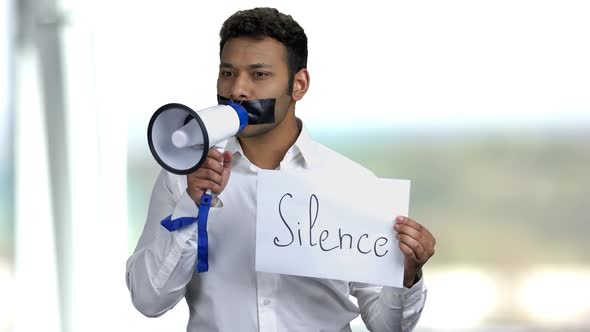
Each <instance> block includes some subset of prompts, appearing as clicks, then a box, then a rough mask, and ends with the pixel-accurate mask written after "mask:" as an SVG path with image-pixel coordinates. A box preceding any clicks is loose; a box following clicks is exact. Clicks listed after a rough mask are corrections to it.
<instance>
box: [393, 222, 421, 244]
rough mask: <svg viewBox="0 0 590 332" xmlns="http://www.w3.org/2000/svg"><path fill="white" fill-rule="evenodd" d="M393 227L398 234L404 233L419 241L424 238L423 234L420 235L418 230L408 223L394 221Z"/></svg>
mask: <svg viewBox="0 0 590 332" xmlns="http://www.w3.org/2000/svg"><path fill="white" fill-rule="evenodd" d="M393 229H395V231H396V232H397V233H398V234H406V235H408V236H410V237H411V238H413V239H416V240H417V241H419V242H422V241H424V240H425V239H424V235H422V233H420V232H418V231H417V230H416V229H415V228H413V227H410V226H408V225H405V224H400V223H395V224H394V225H393Z"/></svg>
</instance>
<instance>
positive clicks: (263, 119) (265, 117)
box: [217, 95, 276, 125]
mask: <svg viewBox="0 0 590 332" xmlns="http://www.w3.org/2000/svg"><path fill="white" fill-rule="evenodd" d="M229 101H233V102H234V103H237V104H240V105H242V106H243V107H244V108H245V109H246V112H248V124H249V125H253V124H265V123H273V122H275V102H276V99H275V98H270V99H252V100H231V99H227V98H225V97H223V96H220V95H217V102H218V103H219V104H220V105H227V103H228V102H229Z"/></svg>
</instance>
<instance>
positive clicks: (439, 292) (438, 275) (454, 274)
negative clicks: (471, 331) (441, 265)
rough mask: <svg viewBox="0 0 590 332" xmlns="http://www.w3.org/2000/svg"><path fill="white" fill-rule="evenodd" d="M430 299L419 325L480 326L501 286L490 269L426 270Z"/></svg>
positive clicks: (456, 327) (452, 328)
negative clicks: (489, 271)
mask: <svg viewBox="0 0 590 332" xmlns="http://www.w3.org/2000/svg"><path fill="white" fill-rule="evenodd" d="M425 277H426V278H427V279H426V280H425V281H426V283H427V285H428V300H427V301H426V306H425V307H424V312H423V313H422V318H421V319H420V326H428V327H431V328H436V329H442V330H452V331H455V330H457V329H463V328H472V327H477V326H480V325H481V324H482V323H483V321H484V320H485V319H486V318H487V317H489V316H490V314H491V313H492V312H493V311H494V309H495V307H496V305H497V302H498V301H497V300H498V287H497V285H496V282H495V280H494V279H493V277H492V276H490V274H489V273H486V272H485V271H482V270H477V269H474V268H469V267H465V268H456V269H449V270H444V271H440V272H430V271H429V272H428V273H427V274H425Z"/></svg>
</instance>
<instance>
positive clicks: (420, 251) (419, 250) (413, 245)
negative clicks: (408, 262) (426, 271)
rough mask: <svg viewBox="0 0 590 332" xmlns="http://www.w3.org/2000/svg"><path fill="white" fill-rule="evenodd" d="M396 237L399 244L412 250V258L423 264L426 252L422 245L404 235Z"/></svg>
mask: <svg viewBox="0 0 590 332" xmlns="http://www.w3.org/2000/svg"><path fill="white" fill-rule="evenodd" d="M396 237H397V239H398V240H399V242H400V243H403V244H405V245H406V246H408V247H409V248H410V249H412V251H413V252H414V257H416V259H417V260H418V261H419V262H423V261H425V260H426V259H427V258H426V251H425V250H424V247H423V246H422V244H421V243H420V242H418V241H416V240H415V239H413V238H411V237H409V236H408V235H405V234H398V235H397V236H396Z"/></svg>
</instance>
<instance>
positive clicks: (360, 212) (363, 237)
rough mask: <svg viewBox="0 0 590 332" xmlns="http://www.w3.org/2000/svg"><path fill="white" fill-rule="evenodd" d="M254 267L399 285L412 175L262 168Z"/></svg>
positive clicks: (402, 265) (287, 272)
mask: <svg viewBox="0 0 590 332" xmlns="http://www.w3.org/2000/svg"><path fill="white" fill-rule="evenodd" d="M258 175H259V177H258V207H257V225H256V271H259V272H271V273H281V274H291V275H299V276H308V277H316V278H327V279H337V280H346V281H357V282H367V283H371V284H377V285H383V286H392V287H398V288H401V287H403V271H404V263H403V255H402V253H401V251H400V249H399V247H398V243H397V239H396V238H395V231H394V230H393V224H394V221H395V217H396V216H398V215H404V216H407V215H408V207H409V198H410V181H408V180H394V179H379V178H369V177H366V178H364V177H363V178H358V177H357V178H354V179H351V178H347V177H346V176H335V175H327V174H325V173H322V174H317V173H311V172H296V173H284V172H281V171H265V170H261V171H259V174H258Z"/></svg>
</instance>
